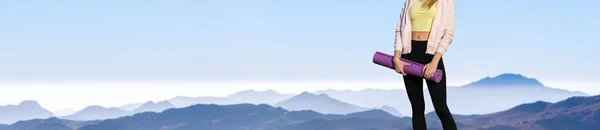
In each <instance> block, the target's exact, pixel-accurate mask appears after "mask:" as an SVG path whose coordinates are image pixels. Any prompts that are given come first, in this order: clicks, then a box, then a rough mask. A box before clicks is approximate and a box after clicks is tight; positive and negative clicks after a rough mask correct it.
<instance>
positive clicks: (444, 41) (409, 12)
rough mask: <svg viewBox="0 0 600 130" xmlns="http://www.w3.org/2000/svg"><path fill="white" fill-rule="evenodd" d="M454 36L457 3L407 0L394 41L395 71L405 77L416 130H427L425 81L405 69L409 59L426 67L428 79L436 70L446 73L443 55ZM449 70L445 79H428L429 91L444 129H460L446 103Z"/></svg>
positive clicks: (450, 0)
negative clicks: (455, 5)
mask: <svg viewBox="0 0 600 130" xmlns="http://www.w3.org/2000/svg"><path fill="white" fill-rule="evenodd" d="M453 37H454V0H406V1H405V2H404V7H403V9H402V13H401V15H400V19H399V20H398V25H397V26H396V40H395V42H394V48H395V51H394V60H393V62H394V66H395V67H394V68H395V70H396V71H397V72H398V73H400V74H402V75H403V79H404V85H405V87H406V92H407V93H408V99H409V100H410V104H411V107H412V125H413V129H415V130H425V129H426V128H427V126H426V125H425V101H424V99H423V78H419V77H416V76H410V75H406V73H404V70H403V67H404V66H406V65H409V64H407V63H405V62H403V61H401V60H400V58H405V59H408V60H412V61H415V62H418V63H421V64H425V67H424V68H423V71H424V72H425V76H424V77H425V78H429V77H431V76H433V73H434V72H435V70H436V69H441V70H444V62H443V60H442V55H443V54H444V52H446V49H447V48H448V45H450V43H451V42H452V38H453ZM446 74H447V73H446V71H445V70H444V74H443V75H442V80H441V81H440V82H439V83H435V82H432V81H429V80H427V81H426V83H427V88H428V89H429V93H430V96H431V100H432V102H433V106H434V108H435V112H436V113H437V115H438V117H439V118H440V120H441V122H442V125H443V128H444V130H456V129H457V127H456V123H455V122H454V119H453V117H452V115H451V114H450V110H449V109H448V105H447V103H446Z"/></svg>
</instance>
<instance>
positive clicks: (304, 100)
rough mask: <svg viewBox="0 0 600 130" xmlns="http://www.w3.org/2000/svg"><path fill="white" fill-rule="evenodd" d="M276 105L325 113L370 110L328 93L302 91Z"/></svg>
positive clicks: (289, 108)
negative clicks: (330, 95) (335, 97)
mask: <svg viewBox="0 0 600 130" xmlns="http://www.w3.org/2000/svg"><path fill="white" fill-rule="evenodd" d="M275 106H281V107H283V108H285V109H288V110H313V111H316V112H320V113H325V114H347V113H353V112H359V111H365V110H368V109H367V108H362V107H360V106H356V105H352V104H349V103H346V102H342V101H340V100H337V99H334V98H331V97H329V96H327V95H326V94H318V95H317V94H312V93H309V92H302V93H300V94H298V95H296V96H294V97H291V98H290V99H287V100H284V101H281V102H279V103H277V104H275Z"/></svg>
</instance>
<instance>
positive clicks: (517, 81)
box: [463, 73, 544, 87]
mask: <svg viewBox="0 0 600 130" xmlns="http://www.w3.org/2000/svg"><path fill="white" fill-rule="evenodd" d="M523 86H527V87H544V84H542V83H541V82H540V81H538V80H537V79H535V78H529V77H525V76H523V75H521V74H515V73H504V74H500V75H497V76H494V77H485V78H483V79H480V80H478V81H475V82H472V83H470V84H467V85H464V86H463V87H523Z"/></svg>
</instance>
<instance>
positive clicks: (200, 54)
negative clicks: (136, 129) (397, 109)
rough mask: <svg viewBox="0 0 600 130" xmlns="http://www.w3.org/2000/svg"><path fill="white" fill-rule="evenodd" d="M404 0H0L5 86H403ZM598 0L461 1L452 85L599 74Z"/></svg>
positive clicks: (449, 56) (448, 58)
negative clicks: (381, 57)
mask: <svg viewBox="0 0 600 130" xmlns="http://www.w3.org/2000/svg"><path fill="white" fill-rule="evenodd" d="M402 2H403V1H400V0H371V1H364V0H302V1H290V0H253V1H248V0H211V1H208V0H200V1H199V0H178V1H158V0H149V1H148V0H144V1H141V0H129V1H117V0H102V1H75V0H70V1H67V0H56V1H31V0H3V1H0V17H1V19H2V20H0V80H1V81H32V80H36V81H41V80H43V81H82V80H142V81H144V80H395V79H398V80H399V79H401V78H400V77H396V76H397V74H395V73H394V72H393V71H391V70H389V69H386V68H383V67H380V66H377V65H375V64H373V63H372V61H371V57H372V55H373V53H374V52H375V51H383V52H386V53H392V50H393V45H392V44H393V39H394V36H393V33H394V27H395V24H396V22H397V21H396V20H397V19H398V15H399V12H400V9H401V5H402ZM594 5H600V2H598V1H592V0H588V1H564V0H545V1H522V0H503V1H500V0H495V1H475V0H457V1H456V8H457V9H456V19H457V20H456V35H455V40H454V42H453V44H451V45H450V48H449V49H448V52H447V53H446V55H444V60H445V63H446V66H447V71H448V73H449V75H448V76H449V78H448V79H449V80H454V81H458V80H468V81H472V80H476V79H479V78H482V77H484V76H494V75H497V74H501V73H505V72H511V73H521V74H524V75H526V76H530V77H535V78H538V79H542V80H545V81H556V80H558V81H562V80H565V81H566V80H577V81H595V80H597V79H599V78H600V74H599V73H598V72H600V69H598V68H597V67H596V66H599V65H600V62H598V60H597V57H596V55H598V54H597V53H598V51H597V50H598V49H600V44H598V43H599V42H598V40H597V38H599V37H600V32H599V31H598V30H600V25H598V23H600V16H599V15H598V13H599V12H600V8H597V7H594Z"/></svg>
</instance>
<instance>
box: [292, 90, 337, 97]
mask: <svg viewBox="0 0 600 130" xmlns="http://www.w3.org/2000/svg"><path fill="white" fill-rule="evenodd" d="M294 97H297V98H309V97H322V98H330V97H329V96H328V95H327V94H324V93H321V94H314V93H310V92H306V91H304V92H302V93H300V94H298V95H296V96H294Z"/></svg>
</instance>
